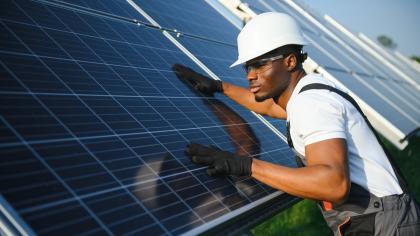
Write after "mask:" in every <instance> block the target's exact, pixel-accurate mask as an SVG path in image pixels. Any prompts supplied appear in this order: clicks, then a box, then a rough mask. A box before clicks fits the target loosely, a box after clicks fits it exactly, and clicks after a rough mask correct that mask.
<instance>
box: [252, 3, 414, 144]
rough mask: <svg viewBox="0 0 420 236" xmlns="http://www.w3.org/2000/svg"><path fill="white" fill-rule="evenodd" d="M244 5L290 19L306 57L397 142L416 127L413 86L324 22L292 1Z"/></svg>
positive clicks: (257, 10)
mask: <svg viewBox="0 0 420 236" xmlns="http://www.w3.org/2000/svg"><path fill="white" fill-rule="evenodd" d="M245 2H248V4H249V6H250V7H251V9H253V10H255V11H256V12H261V11H280V12H286V13H288V14H290V15H292V16H293V17H294V18H295V19H296V20H297V21H298V22H299V23H300V25H301V26H302V28H303V32H304V36H305V38H306V39H307V40H308V41H309V42H310V43H311V44H310V45H308V46H307V47H305V50H307V51H308V54H309V57H311V58H312V59H313V60H314V61H315V62H316V63H318V64H319V65H320V66H322V67H323V68H325V69H326V70H327V71H328V72H329V73H330V74H331V75H332V76H334V77H335V78H336V79H337V80H338V81H339V82H341V83H342V84H343V85H344V86H345V87H346V88H348V89H349V90H350V91H353V92H354V93H355V94H356V95H357V96H358V97H359V98H361V100H363V101H365V102H366V103H367V104H368V105H369V106H371V107H372V108H373V109H374V110H375V111H377V112H378V113H379V114H380V115H381V116H382V117H384V118H385V119H386V120H388V121H390V122H391V123H392V124H393V125H394V126H395V127H396V128H397V129H398V130H399V131H400V132H401V133H402V134H403V136H402V137H400V138H403V137H404V136H405V135H407V134H409V133H410V132H412V131H413V130H416V129H417V128H418V127H419V125H420V123H419V122H420V109H419V108H420V107H419V105H420V104H419V103H418V100H419V99H420V97H419V93H418V89H417V88H416V86H413V85H412V84H411V83H410V82H408V81H406V80H405V79H404V78H402V77H400V76H399V75H398V74H396V73H395V72H394V71H392V70H390V68H388V67H387V66H385V65H384V64H382V63H381V62H379V61H378V60H376V59H375V58H373V57H372V55H370V54H369V53H367V52H366V51H365V50H363V48H361V47H360V46H358V45H357V44H355V43H354V42H352V41H351V40H349V39H347V38H345V36H344V35H343V34H342V33H340V32H339V31H338V30H337V29H335V28H334V27H333V26H331V25H330V24H327V23H326V22H325V20H320V19H318V18H315V17H314V16H313V15H311V14H309V13H308V12H305V11H304V10H302V9H301V8H300V6H298V5H297V4H296V3H294V2H292V1H275V0H258V1H245ZM293 6H295V7H293ZM413 79H414V78H413ZM415 79H417V77H415ZM396 142H397V144H398V141H396Z"/></svg>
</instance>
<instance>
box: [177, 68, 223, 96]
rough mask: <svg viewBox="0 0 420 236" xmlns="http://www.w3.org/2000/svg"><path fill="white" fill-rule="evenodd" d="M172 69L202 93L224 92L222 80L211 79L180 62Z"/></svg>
mask: <svg viewBox="0 0 420 236" xmlns="http://www.w3.org/2000/svg"><path fill="white" fill-rule="evenodd" d="M172 70H173V71H174V72H175V74H176V76H177V77H178V78H179V79H181V80H182V81H184V82H186V83H188V84H189V85H190V86H192V87H193V88H194V89H196V90H198V91H200V92H201V93H204V94H206V95H213V93H215V92H223V85H222V81H220V80H214V79H211V78H209V77H206V76H204V75H202V74H199V73H197V72H195V71H193V70H192V69H190V68H188V67H185V66H183V65H180V64H175V65H173V66H172Z"/></svg>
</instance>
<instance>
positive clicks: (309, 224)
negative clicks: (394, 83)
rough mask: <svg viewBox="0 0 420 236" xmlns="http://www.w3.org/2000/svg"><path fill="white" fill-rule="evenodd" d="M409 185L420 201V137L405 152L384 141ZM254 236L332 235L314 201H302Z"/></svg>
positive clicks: (268, 223) (261, 227)
mask: <svg viewBox="0 0 420 236" xmlns="http://www.w3.org/2000/svg"><path fill="white" fill-rule="evenodd" d="M382 140H383V141H384V143H385V145H386V146H387V148H388V150H390V151H391V153H392V155H393V156H394V158H395V160H396V162H397V165H398V166H399V168H400V169H401V171H402V172H403V174H404V176H405V177H406V179H407V181H408V185H409V188H410V190H411V192H412V193H413V194H414V195H415V197H416V199H420V178H419V177H418V175H419V174H418V173H419V170H420V137H414V138H413V139H412V140H410V144H409V145H408V146H407V147H406V148H405V149H404V150H402V151H400V150H398V149H397V148H396V147H394V146H393V145H392V144H390V143H389V142H388V141H387V140H385V139H382ZM250 233H251V234H252V235H255V236H260V235H261V236H270V235H286V236H288V235H293V236H300V235H305V236H312V235H314V236H315V235H317V236H318V235H332V233H331V231H330V230H329V228H328V227H327V225H326V223H325V222H324V220H323V218H322V215H321V213H320V211H319V209H318V207H317V206H316V203H315V202H314V201H310V200H303V201H301V202H299V203H298V204H296V205H294V206H293V207H291V208H289V209H287V210H285V211H283V212H281V213H279V214H277V215H275V216H274V217H272V218H270V219H268V220H267V221H265V222H263V223H261V224H260V225H258V226H256V227H254V228H253V229H251V230H250Z"/></svg>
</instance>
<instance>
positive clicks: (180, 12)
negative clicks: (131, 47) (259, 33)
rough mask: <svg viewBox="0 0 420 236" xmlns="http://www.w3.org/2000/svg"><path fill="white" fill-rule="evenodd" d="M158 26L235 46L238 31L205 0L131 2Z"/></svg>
mask: <svg viewBox="0 0 420 236" xmlns="http://www.w3.org/2000/svg"><path fill="white" fill-rule="evenodd" d="M134 2H135V3H136V4H137V5H138V6H140V8H141V9H143V10H144V11H145V12H146V13H147V14H149V15H150V16H151V17H152V18H153V19H154V20H155V21H156V22H158V23H159V24H160V25H161V26H162V27H167V28H172V29H176V30H178V31H181V32H184V33H189V34H193V35H197V36H200V37H204V38H207V39H212V40H216V41H220V42H224V43H228V44H232V45H236V37H237V35H238V33H239V30H238V29H237V28H236V27H235V26H233V25H232V24H231V23H229V22H228V21H227V20H226V19H224V18H223V17H222V16H221V15H220V14H219V13H218V12H217V11H216V10H214V9H213V8H212V7H210V5H208V4H207V3H206V2H205V1H189V0H179V1H171V0H160V1H147V0H134Z"/></svg>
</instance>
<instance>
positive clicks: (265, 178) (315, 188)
mask: <svg viewBox="0 0 420 236" xmlns="http://www.w3.org/2000/svg"><path fill="white" fill-rule="evenodd" d="M337 175H338V176H337ZM340 175H341V174H340V171H336V170H333V169H332V167H330V166H327V165H314V166H307V167H303V168H288V167H284V166H280V165H276V164H272V163H269V162H265V161H261V160H258V159H254V160H253V163H252V177H254V178H256V179H257V180H259V181H261V182H263V183H265V184H267V185H269V186H271V187H273V188H275V189H278V190H281V191H284V192H286V193H289V194H291V195H294V196H297V197H301V198H309V199H314V200H322V201H331V202H341V201H343V200H344V199H345V197H346V196H347V192H348V189H349V186H348V185H349V183H348V179H346V177H345V176H340Z"/></svg>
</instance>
